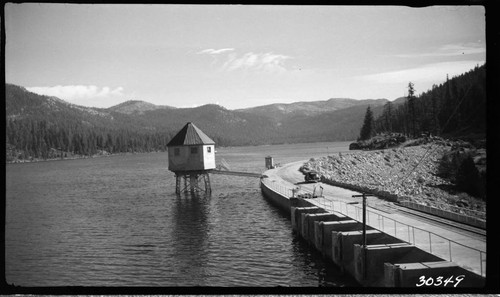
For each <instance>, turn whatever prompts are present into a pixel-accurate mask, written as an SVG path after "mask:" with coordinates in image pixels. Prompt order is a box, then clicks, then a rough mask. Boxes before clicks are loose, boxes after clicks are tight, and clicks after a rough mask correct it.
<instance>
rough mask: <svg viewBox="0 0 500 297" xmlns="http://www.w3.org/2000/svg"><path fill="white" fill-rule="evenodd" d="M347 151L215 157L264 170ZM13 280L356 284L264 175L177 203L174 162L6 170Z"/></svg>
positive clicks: (129, 160) (325, 147) (273, 149)
mask: <svg viewBox="0 0 500 297" xmlns="http://www.w3.org/2000/svg"><path fill="white" fill-rule="evenodd" d="M347 145H348V143H345V142H344V143H316V144H297V145H275V146H258V147H237V148H218V153H217V155H216V156H217V157H216V158H217V160H219V159H220V158H223V159H225V160H226V162H227V163H229V165H230V166H231V169H233V170H239V171H249V172H261V171H263V170H264V157H265V156H268V155H271V156H273V157H274V158H275V162H279V163H288V162H292V161H300V160H304V159H308V158H310V157H313V156H320V155H326V153H327V152H328V153H332V152H337V151H345V150H347ZM6 167H7V168H6V169H7V172H6V173H7V174H6V186H7V187H6V198H7V200H6V225H5V227H6V230H5V253H6V255H5V256H6V263H5V269H6V279H7V283H9V284H15V285H20V286H149V287H154V286H230V287H234V286H315V287H316V286H355V285H356V284H355V283H354V282H352V280H350V279H348V278H346V277H343V276H341V274H340V272H339V271H338V270H337V269H336V268H335V267H331V266H330V265H327V264H326V263H324V262H323V260H322V259H321V256H320V255H318V253H316V252H314V251H312V250H311V249H310V248H309V247H308V246H307V244H304V243H303V242H301V241H299V240H298V239H297V238H296V237H295V235H293V234H292V231H291V225H290V221H289V219H288V218H287V217H286V216H284V215H283V214H282V213H280V212H279V211H278V210H277V209H276V208H274V207H273V206H272V205H270V204H269V203H268V202H267V201H266V200H265V199H264V198H263V197H262V194H261V192H260V188H259V181H258V179H257V178H247V177H234V176H223V175H212V176H211V182H212V194H211V195H210V196H208V197H204V196H197V195H191V194H189V195H188V194H186V195H182V196H176V195H175V179H174V175H173V173H172V172H170V171H168V170H167V167H168V160H167V154H166V153H153V154H137V155H128V156H112V157H107V158H106V157H103V158H95V159H81V160H65V161H51V162H40V163H25V164H7V166H6Z"/></svg>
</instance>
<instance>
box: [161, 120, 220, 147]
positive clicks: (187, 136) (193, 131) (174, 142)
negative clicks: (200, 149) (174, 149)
mask: <svg viewBox="0 0 500 297" xmlns="http://www.w3.org/2000/svg"><path fill="white" fill-rule="evenodd" d="M199 144H215V141H213V140H212V139H211V138H210V137H208V136H207V135H206V134H205V133H203V131H201V130H200V128H198V127H196V126H195V125H194V124H193V123H191V122H188V123H187V124H186V125H185V126H184V127H183V128H182V129H181V130H180V131H179V132H178V133H177V134H176V135H175V136H174V138H172V139H171V140H170V142H169V143H168V144H167V146H178V145H199Z"/></svg>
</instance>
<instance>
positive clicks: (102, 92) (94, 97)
mask: <svg viewBox="0 0 500 297" xmlns="http://www.w3.org/2000/svg"><path fill="white" fill-rule="evenodd" d="M26 89H27V90H28V91H30V92H33V93H36V94H40V95H46V96H54V97H58V98H60V99H63V100H66V101H69V102H71V103H75V104H78V105H85V106H95V107H102V106H108V105H109V104H110V103H112V102H119V101H120V100H122V97H123V96H124V94H123V87H117V88H114V89H112V88H110V87H97V86H94V85H89V86H86V85H69V86H61V85H58V86H51V87H27V88H26Z"/></svg>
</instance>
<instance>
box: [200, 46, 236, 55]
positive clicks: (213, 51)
mask: <svg viewBox="0 0 500 297" xmlns="http://www.w3.org/2000/svg"><path fill="white" fill-rule="evenodd" d="M231 51H234V48H221V49H213V48H207V49H204V50H202V51H199V52H198V54H210V55H218V54H222V53H227V52H231Z"/></svg>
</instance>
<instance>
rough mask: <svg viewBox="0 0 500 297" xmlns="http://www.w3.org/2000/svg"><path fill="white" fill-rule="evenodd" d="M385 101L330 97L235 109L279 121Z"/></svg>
mask: <svg viewBox="0 0 500 297" xmlns="http://www.w3.org/2000/svg"><path fill="white" fill-rule="evenodd" d="M387 102H388V100H387V99H365V100H355V99H349V98H331V99H329V100H325V101H301V102H294V103H288V104H285V103H275V104H269V105H264V106H257V107H251V108H245V109H237V111H241V112H245V113H252V114H258V115H263V116H267V117H270V118H273V119H274V120H276V121H277V122H280V121H282V120H283V119H285V118H289V117H295V116H315V115H319V114H323V113H328V112H333V111H336V110H341V109H345V108H349V107H353V106H367V105H381V104H385V103H387Z"/></svg>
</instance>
